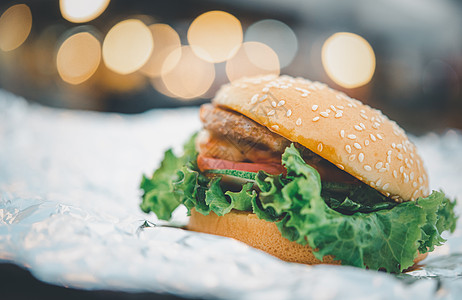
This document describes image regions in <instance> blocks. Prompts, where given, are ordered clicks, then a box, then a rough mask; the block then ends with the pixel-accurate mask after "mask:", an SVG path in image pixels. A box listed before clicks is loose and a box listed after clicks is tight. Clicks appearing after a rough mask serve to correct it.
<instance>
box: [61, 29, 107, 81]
mask: <svg viewBox="0 0 462 300" xmlns="http://www.w3.org/2000/svg"><path fill="white" fill-rule="evenodd" d="M100 61H101V45H100V42H99V41H98V40H97V39H96V38H95V37H94V36H93V35H91V34H90V33H88V32H80V33H77V34H74V35H72V36H70V37H69V38H67V39H66V40H65V41H64V42H63V43H62V45H61V47H60V48H59V50H58V55H57V57H56V66H57V68H58V73H59V75H60V76H61V78H62V79H63V80H64V81H65V82H67V83H70V84H79V83H82V82H84V81H86V80H87V79H88V78H90V77H91V76H92V75H93V74H94V73H95V72H96V70H97V69H98V66H99V63H100Z"/></svg>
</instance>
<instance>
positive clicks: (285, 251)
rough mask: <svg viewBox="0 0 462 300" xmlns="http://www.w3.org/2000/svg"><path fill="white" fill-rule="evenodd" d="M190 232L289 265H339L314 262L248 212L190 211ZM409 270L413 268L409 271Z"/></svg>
mask: <svg viewBox="0 0 462 300" xmlns="http://www.w3.org/2000/svg"><path fill="white" fill-rule="evenodd" d="M187 228H188V229H189V230H192V231H198V232H204V233H209V234H214V235H220V236H225V237H230V238H234V239H236V240H238V241H241V242H244V243H246V244H247V245H249V246H252V247H254V248H257V249H260V250H263V251H265V252H267V253H269V254H271V255H273V256H276V257H277V258H280V259H282V260H285V261H288V262H296V263H302V264H309V265H315V264H341V261H339V260H335V258H334V257H333V256H331V255H328V256H324V257H323V260H322V261H321V260H319V259H317V258H316V257H315V256H314V254H313V251H312V248H311V247H310V246H308V245H306V246H302V245H300V244H298V243H296V242H291V241H289V240H288V239H286V238H284V237H282V235H281V233H280V232H279V230H278V228H277V226H276V224H275V223H271V222H267V221H265V220H261V219H259V218H258V217H257V215H255V214H253V213H250V212H243V211H236V210H233V211H231V212H230V213H228V214H226V215H224V216H222V217H220V216H217V215H216V214H215V213H214V212H210V214H209V215H208V216H204V215H203V214H201V213H198V212H197V211H196V210H195V209H192V210H191V218H190V219H189V224H188V226H187ZM426 256H427V253H425V254H419V255H418V256H417V257H416V258H415V259H414V263H415V264H417V263H418V262H419V261H421V260H423V259H424V258H425V257H426ZM411 268H412V267H411Z"/></svg>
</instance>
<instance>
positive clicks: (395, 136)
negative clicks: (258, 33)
mask: <svg viewBox="0 0 462 300" xmlns="http://www.w3.org/2000/svg"><path fill="white" fill-rule="evenodd" d="M213 103H214V104H216V105H219V106H222V107H226V108H228V109H231V110H234V111H237V112H239V113H241V114H243V115H245V116H247V117H249V118H250V119H252V120H254V121H255V122H257V123H259V124H261V125H263V126H266V127H267V128H268V129H269V130H271V131H273V132H275V133H277V134H280V135H281V136H283V137H285V138H287V139H288V140H290V141H293V142H297V143H299V144H301V145H303V146H305V147H306V148H308V149H310V150H311V151H313V152H314V153H316V154H318V155H319V156H321V157H323V158H324V159H326V160H328V161H330V162H331V163H333V164H335V165H336V166H337V167H338V168H340V169H341V170H344V171H346V172H348V173H350V174H351V175H353V176H354V177H356V178H358V179H359V180H361V181H363V182H364V183H366V184H368V185H370V186H371V187H373V188H375V189H376V190H378V191H380V192H381V193H383V194H384V195H386V196H390V197H391V198H392V199H394V200H396V201H408V200H415V199H417V198H418V197H426V196H428V194H429V192H430V191H429V187H428V177H427V173H426V171H425V168H424V165H423V162H422V159H421V158H420V156H419V154H418V153H417V149H416V147H415V146H414V144H412V143H411V142H410V141H409V139H408V137H407V136H406V134H405V132H404V130H403V129H402V128H401V127H399V126H398V125H397V124H396V123H395V122H394V121H391V120H390V119H388V118H387V117H386V116H384V115H383V114H382V113H381V112H380V111H379V110H376V109H373V108H371V107H370V106H368V105H365V104H363V103H362V102H360V101H358V100H355V99H352V98H350V97H348V96H347V95H345V94H344V93H342V92H339V91H336V90H333V89H331V88H329V87H328V86H327V85H325V84H323V83H320V82H312V81H309V80H306V79H303V78H292V77H290V76H279V77H278V76H274V75H270V76H263V77H253V78H243V79H240V80H238V81H234V82H232V83H230V84H227V85H224V86H223V87H222V88H221V89H220V90H219V91H218V93H217V95H216V96H215V98H214V99H213Z"/></svg>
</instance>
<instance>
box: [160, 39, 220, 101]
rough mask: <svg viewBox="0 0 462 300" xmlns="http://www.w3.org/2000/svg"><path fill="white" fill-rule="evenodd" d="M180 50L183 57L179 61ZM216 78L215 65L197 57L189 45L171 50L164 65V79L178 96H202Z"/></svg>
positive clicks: (186, 97) (170, 89) (191, 97)
mask: <svg viewBox="0 0 462 300" xmlns="http://www.w3.org/2000/svg"><path fill="white" fill-rule="evenodd" d="M180 51H181V58H180V59H179V61H178V59H177V58H178V52H180ZM175 62H176V63H175ZM172 65H174V67H173V68H172ZM164 71H165V72H164ZM214 80H215V67H214V65H213V64H212V63H209V62H206V61H204V60H202V59H200V58H199V57H197V56H196V55H195V54H194V52H193V50H192V49H191V47H189V46H183V47H181V48H178V49H176V50H174V51H173V52H171V53H170V55H169V56H168V57H167V59H166V60H165V62H164V65H163V67H162V81H163V83H164V84H165V87H166V88H167V89H168V90H169V91H170V92H171V93H172V94H174V95H175V97H177V98H182V99H193V98H197V97H200V96H201V95H203V94H204V93H205V92H207V90H208V89H209V88H210V86H211V85H212V83H213V81H214Z"/></svg>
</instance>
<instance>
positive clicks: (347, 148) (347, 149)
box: [345, 145, 351, 153]
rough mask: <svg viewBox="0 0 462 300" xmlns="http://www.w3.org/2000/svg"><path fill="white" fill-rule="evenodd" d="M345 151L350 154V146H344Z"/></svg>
mask: <svg viewBox="0 0 462 300" xmlns="http://www.w3.org/2000/svg"><path fill="white" fill-rule="evenodd" d="M345 150H346V152H348V153H351V146H350V145H346V146H345Z"/></svg>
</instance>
